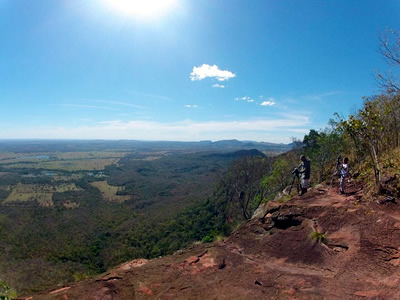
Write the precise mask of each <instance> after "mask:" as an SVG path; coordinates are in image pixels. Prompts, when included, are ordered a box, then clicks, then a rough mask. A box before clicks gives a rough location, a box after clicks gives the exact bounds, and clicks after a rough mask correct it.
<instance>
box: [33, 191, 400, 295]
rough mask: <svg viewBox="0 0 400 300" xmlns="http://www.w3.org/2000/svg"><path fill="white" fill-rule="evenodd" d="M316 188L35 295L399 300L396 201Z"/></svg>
mask: <svg viewBox="0 0 400 300" xmlns="http://www.w3.org/2000/svg"><path fill="white" fill-rule="evenodd" d="M361 193H362V188H359V187H353V190H352V191H351V192H350V193H349V194H347V195H344V196H342V195H337V193H336V191H334V190H333V189H331V190H329V189H328V188H327V187H324V186H320V187H316V188H314V189H313V190H312V191H310V192H309V193H307V194H306V195H305V196H303V197H294V198H293V199H292V200H290V201H288V202H286V203H282V204H281V203H278V202H270V203H268V204H267V205H265V207H263V208H262V209H259V210H258V212H257V213H256V214H255V217H254V218H253V219H252V220H251V221H249V222H247V223H246V224H244V225H243V226H241V227H240V228H239V229H238V230H236V231H235V232H234V233H233V234H232V235H231V236H230V237H229V238H228V239H226V240H225V241H223V242H219V243H213V244H202V245H194V246H192V247H190V248H188V249H185V250H183V251H180V252H177V253H175V254H174V255H171V256H166V257H162V258H158V259H153V260H149V261H146V260H135V261H131V262H128V263H125V264H123V265H121V266H119V267H117V268H115V269H113V270H111V271H109V272H107V273H105V274H103V275H101V276H98V277H96V278H93V279H90V280H86V281H83V282H80V283H77V284H74V285H71V286H67V287H63V288H60V289H58V290H55V291H52V292H49V293H42V294H40V295H36V296H33V297H31V298H29V299H32V300H33V299H63V300H65V299H322V298H323V299H400V268H399V265H400V208H399V205H398V204H396V203H393V202H387V203H384V204H379V203H377V202H376V201H368V202H363V201H361V200H360V199H361V197H360V194H361Z"/></svg>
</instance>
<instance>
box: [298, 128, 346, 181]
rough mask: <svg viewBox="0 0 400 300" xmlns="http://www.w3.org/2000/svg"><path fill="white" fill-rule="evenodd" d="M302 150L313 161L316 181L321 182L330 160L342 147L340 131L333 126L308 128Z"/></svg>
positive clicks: (327, 172) (326, 173)
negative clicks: (318, 129)
mask: <svg viewBox="0 0 400 300" xmlns="http://www.w3.org/2000/svg"><path fill="white" fill-rule="evenodd" d="M303 144H304V151H305V153H306V155H307V156H308V157H309V158H310V159H311V160H312V161H313V165H314V167H313V168H312V170H313V173H314V174H316V175H315V176H316V177H317V180H318V182H322V181H324V180H325V179H326V177H327V176H328V175H329V168H328V167H329V166H330V165H331V162H332V161H333V160H335V158H336V157H337V156H338V155H339V154H340V152H341V151H342V148H343V139H342V135H341V133H340V132H339V131H338V130H336V129H335V128H326V129H325V130H324V131H319V132H318V131H316V130H314V129H311V130H310V133H309V134H308V135H305V136H304V139H303Z"/></svg>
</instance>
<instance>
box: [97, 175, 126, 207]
mask: <svg viewBox="0 0 400 300" xmlns="http://www.w3.org/2000/svg"><path fill="white" fill-rule="evenodd" d="M91 185H93V186H94V187H96V188H98V189H99V190H100V192H101V194H102V195H103V198H104V199H105V200H108V201H115V202H124V201H126V200H129V199H130V196H120V195H117V193H118V192H121V191H122V190H123V189H124V187H122V186H112V185H109V184H108V182H107V181H106V180H104V181H95V182H92V183H91Z"/></svg>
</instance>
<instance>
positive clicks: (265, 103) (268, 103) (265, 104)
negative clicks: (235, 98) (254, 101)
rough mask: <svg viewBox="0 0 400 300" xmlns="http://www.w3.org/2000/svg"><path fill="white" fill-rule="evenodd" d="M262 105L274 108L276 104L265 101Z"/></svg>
mask: <svg viewBox="0 0 400 300" xmlns="http://www.w3.org/2000/svg"><path fill="white" fill-rule="evenodd" d="M260 105H262V106H273V105H275V102H273V101H263V102H262V103H261V104H260Z"/></svg>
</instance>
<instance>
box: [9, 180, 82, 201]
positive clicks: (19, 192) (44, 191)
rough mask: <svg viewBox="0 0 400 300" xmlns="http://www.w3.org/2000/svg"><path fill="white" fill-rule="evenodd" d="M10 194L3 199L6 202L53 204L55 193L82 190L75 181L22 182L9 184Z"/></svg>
mask: <svg viewBox="0 0 400 300" xmlns="http://www.w3.org/2000/svg"><path fill="white" fill-rule="evenodd" d="M8 189H9V190H11V193H10V195H9V196H8V197H7V198H6V199H5V200H4V201H3V203H4V204H10V203H12V202H27V201H37V202H38V203H39V204H40V205H41V206H53V205H54V203H53V200H52V197H53V193H63V192H67V191H80V190H81V189H80V188H78V187H77V186H76V185H75V184H74V183H63V184H57V185H46V184H44V185H39V184H22V183H19V184H17V185H16V186H9V187H8ZM71 200H72V199H71Z"/></svg>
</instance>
